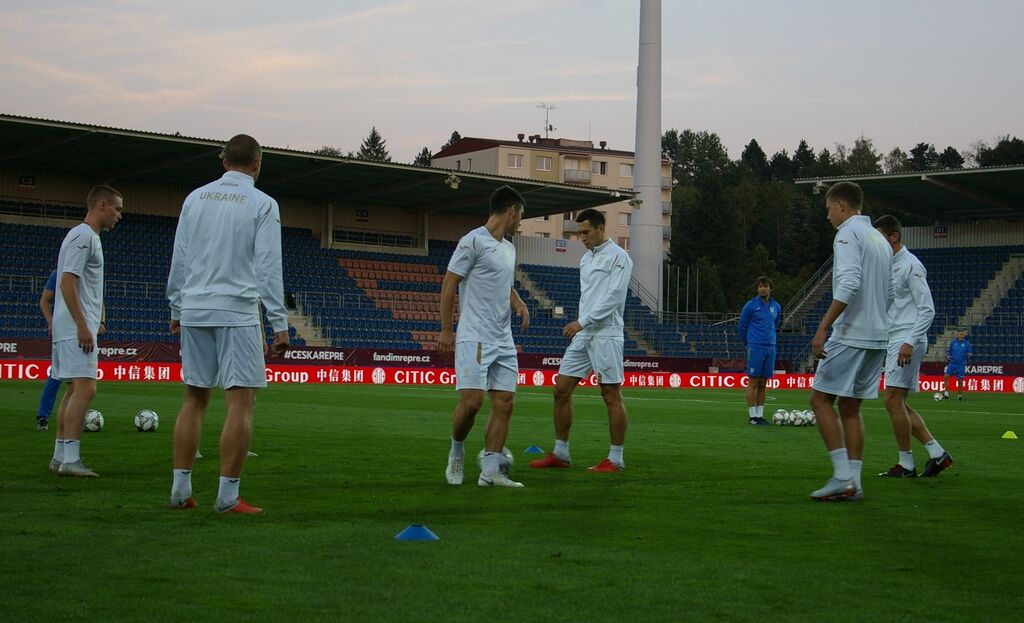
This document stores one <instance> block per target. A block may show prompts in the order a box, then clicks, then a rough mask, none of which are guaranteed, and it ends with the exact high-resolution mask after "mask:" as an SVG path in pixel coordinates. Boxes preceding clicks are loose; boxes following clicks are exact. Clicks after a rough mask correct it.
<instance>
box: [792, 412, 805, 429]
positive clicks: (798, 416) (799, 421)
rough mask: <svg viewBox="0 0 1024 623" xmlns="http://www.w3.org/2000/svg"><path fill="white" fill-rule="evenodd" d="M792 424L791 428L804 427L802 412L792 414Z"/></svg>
mask: <svg viewBox="0 0 1024 623" xmlns="http://www.w3.org/2000/svg"><path fill="white" fill-rule="evenodd" d="M792 424H793V426H803V425H804V412H803V411H794V412H793V419H792Z"/></svg>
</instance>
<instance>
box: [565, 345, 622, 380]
mask: <svg viewBox="0 0 1024 623" xmlns="http://www.w3.org/2000/svg"><path fill="white" fill-rule="evenodd" d="M622 346H623V341H622V340H621V339H618V338H614V337H582V338H581V337H579V336H576V337H574V338H572V342H571V343H570V344H569V348H567V349H565V354H564V355H563V356H562V364H561V365H560V366H558V375H559V376H571V377H574V378H577V379H585V378H587V377H588V376H589V375H590V372H591V371H593V372H594V373H595V374H596V375H597V382H598V383H600V384H601V385H621V384H622V381H623V379H624V378H625V374H624V367H623V363H622Z"/></svg>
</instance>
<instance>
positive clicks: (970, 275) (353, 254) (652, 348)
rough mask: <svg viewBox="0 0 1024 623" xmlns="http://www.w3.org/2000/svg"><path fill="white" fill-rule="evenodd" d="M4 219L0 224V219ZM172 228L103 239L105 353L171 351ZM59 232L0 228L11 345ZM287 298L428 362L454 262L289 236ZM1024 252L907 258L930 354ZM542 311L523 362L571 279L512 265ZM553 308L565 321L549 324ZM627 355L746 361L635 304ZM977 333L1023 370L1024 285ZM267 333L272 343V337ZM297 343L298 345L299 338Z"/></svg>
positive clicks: (574, 299) (320, 325)
mask: <svg viewBox="0 0 1024 623" xmlns="http://www.w3.org/2000/svg"><path fill="white" fill-rule="evenodd" d="M0 213H2V214H10V215H16V216H20V217H24V216H28V217H34V218H40V217H44V218H54V217H58V215H59V218H62V219H74V218H80V217H81V215H82V213H83V210H81V208H75V207H67V206H47V205H43V204H33V203H23V202H0ZM0 219H2V217H0ZM175 224H176V219H174V218H171V217H160V216H150V215H140V214H131V213H126V214H125V218H124V220H122V222H121V223H120V224H119V225H118V227H117V228H115V229H114V230H113V231H111V232H108V233H106V234H104V235H103V240H104V252H105V258H106V263H107V264H106V265H107V272H106V288H107V292H106V304H107V329H108V334H107V336H106V339H108V340H135V341H154V342H155V341H170V340H173V339H174V338H173V337H172V336H170V335H169V334H168V332H167V317H168V314H167V303H166V300H165V298H164V284H165V281H166V276H167V272H168V269H169V266H170V258H171V251H172V245H173V240H174V229H175ZM66 231H67V228H66V226H42V225H27V224H21V223H10V222H0V262H2V265H3V266H4V267H5V269H4V270H2V271H0V292H2V296H0V323H2V326H3V327H4V328H5V329H6V331H7V333H9V334H10V335H15V336H19V337H29V338H45V337H46V328H45V325H44V323H43V320H42V317H41V315H40V314H39V310H38V300H39V292H40V290H41V288H42V285H43V283H45V280H46V278H47V276H48V275H49V273H50V271H51V270H52V269H53V267H54V266H55V265H56V258H57V251H58V249H59V245H60V242H61V239H62V237H63V236H64V234H65V233H66ZM282 245H283V251H284V281H285V291H286V292H288V293H291V294H293V295H295V299H296V302H297V306H298V308H299V309H298V311H299V312H301V313H302V314H304V315H305V317H306V322H308V323H310V324H311V326H312V327H313V328H314V329H315V330H316V331H317V332H319V334H320V335H321V336H322V337H324V338H326V339H327V340H328V341H329V343H330V344H331V345H334V346H338V347H347V348H390V349H411V350H419V349H433V348H435V347H436V344H437V336H438V316H439V312H440V290H441V282H442V280H443V278H444V272H445V269H446V267H447V263H448V260H449V258H450V257H451V254H452V252H453V250H454V245H455V243H454V242H453V241H442V240H431V241H430V245H429V253H427V254H425V255H423V254H421V255H414V254H410V253H386V252H380V251H360V250H338V249H324V248H321V246H320V243H319V240H318V239H316V238H314V236H313V235H312V232H311V231H310V230H308V229H302V228H294V227H285V228H284V229H283V236H282ZM1020 253H1024V246H1014V247H1010V246H1003V247H972V248H955V249H924V250H921V251H918V252H917V254H918V256H919V257H920V258H921V261H922V262H923V263H924V264H925V266H926V267H927V268H928V273H929V283H930V284H931V287H932V292H933V295H934V298H935V301H936V307H937V316H936V321H935V323H934V324H933V326H932V329H931V331H930V333H929V337H930V341H931V342H932V343H934V342H935V340H936V337H937V336H939V335H941V334H942V333H943V332H944V331H946V330H947V328H950V327H955V326H957V323H958V322H959V320H960V319H961V317H962V316H963V315H964V314H965V312H966V311H967V310H968V309H969V308H970V307H971V305H972V304H973V303H974V302H975V301H976V300H978V299H979V296H980V295H981V294H982V292H983V291H984V289H985V288H986V286H987V285H988V284H989V282H990V281H991V280H992V278H993V276H994V275H995V274H996V273H997V272H998V271H999V270H1000V269H1001V268H1002V267H1003V266H1004V265H1006V263H1007V261H1008V260H1009V258H1010V257H1011V256H1012V255H1013V254H1020ZM519 270H520V271H521V274H523V275H525V276H526V277H528V280H529V281H530V282H531V288H533V292H534V293H537V294H538V296H539V297H540V298H543V299H545V303H541V301H540V300H539V298H536V297H534V296H533V293H531V291H529V290H527V289H526V288H525V287H523V284H522V283H521V282H520V281H519V280H517V281H516V288H517V291H518V292H519V294H520V296H521V297H522V298H523V300H524V301H525V302H526V303H527V305H528V306H529V308H530V309H531V314H532V316H533V317H532V326H531V328H530V330H529V331H527V332H526V333H523V332H521V331H520V330H519V328H518V322H516V321H514V322H513V331H514V334H515V337H516V343H517V345H518V346H519V347H520V349H521V350H522V351H524V352H529V353H552V354H557V353H560V352H562V350H563V349H564V347H565V343H566V342H565V339H564V338H563V337H562V333H561V331H562V327H563V326H564V325H565V323H566V322H568V320H570V319H572V318H574V317H575V311H576V306H577V304H578V301H579V295H580V292H579V270H578V269H576V268H571V267H560V266H543V265H537V264H523V265H520V267H519ZM830 294H831V292H830V291H828V290H827V289H826V290H825V291H824V292H823V293H822V295H821V296H820V298H819V299H818V300H817V302H816V303H814V304H813V305H811V306H810V307H809V311H808V312H807V313H806V315H805V316H804V319H803V322H802V324H801V326H800V327H799V328H798V329H797V330H795V331H793V330H790V331H783V332H781V333H780V334H779V342H778V359H779V360H780V361H787V362H790V363H791V367H792V368H794V369H801V368H802V367H804V366H805V365H806V363H807V362H806V360H807V357H808V354H809V343H810V339H811V333H813V329H814V327H816V326H817V323H818V321H819V320H820V318H821V316H822V315H823V314H824V311H825V309H826V308H827V306H828V304H829V301H830ZM557 308H561V313H558V312H559V310H558V309H557ZM625 316H626V324H627V336H626V343H625V352H626V354H628V355H633V356H642V355H663V356H670V357H707V358H743V357H744V356H745V349H744V347H743V345H742V343H741V342H740V340H739V337H738V336H737V334H736V326H735V323H716V324H711V323H679V324H676V323H668V322H659V321H658V319H657V318H656V316H655V315H654V314H653V313H651V311H650V310H649V309H647V308H646V307H645V306H644V305H643V303H642V302H641V300H640V299H639V298H637V297H635V296H633V295H630V296H629V298H628V300H627V303H626V313H625ZM985 318H986V320H985V321H984V322H979V323H975V324H973V326H970V328H969V333H970V335H971V336H972V341H973V342H974V348H975V359H976V360H979V361H980V360H988V361H1003V362H1008V363H1024V331H1022V327H1021V322H1022V318H1024V277H1022V276H1020V275H1018V276H1017V279H1016V281H1015V283H1014V284H1013V286H1012V287H1010V288H1009V290H1008V292H1006V294H1005V296H1002V298H1001V299H1000V300H999V301H998V303H993V305H992V312H991V313H990V314H987V315H986V316H985ZM265 330H266V332H267V334H268V338H269V337H270V328H269V324H267V323H265ZM289 333H290V334H291V336H292V339H293V343H295V344H298V345H304V343H305V342H304V340H303V338H302V337H299V336H298V335H297V332H296V328H295V327H290V328H289Z"/></svg>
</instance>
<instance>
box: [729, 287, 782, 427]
mask: <svg viewBox="0 0 1024 623" xmlns="http://www.w3.org/2000/svg"><path fill="white" fill-rule="evenodd" d="M780 322H782V306H781V305H779V304H778V302H777V301H776V300H775V299H773V298H772V280H771V279H769V278H768V277H758V278H757V296H755V297H754V298H752V299H750V300H749V301H747V304H746V305H744V306H743V311H742V312H740V325H739V334H740V339H741V340H743V345H744V346H746V347H747V416H748V418H749V419H748V423H749V424H753V425H754V426H767V425H768V422H766V421H765V419H764V393H765V388H766V387H767V386H768V379H770V378H771V377H772V373H773V372H774V370H775V331H776V329H778V328H779V323H780Z"/></svg>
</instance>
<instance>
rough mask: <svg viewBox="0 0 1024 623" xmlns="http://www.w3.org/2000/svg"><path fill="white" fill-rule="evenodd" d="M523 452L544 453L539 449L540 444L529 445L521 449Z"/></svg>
mask: <svg viewBox="0 0 1024 623" xmlns="http://www.w3.org/2000/svg"><path fill="white" fill-rule="evenodd" d="M523 454H544V451H543V450H541V449H540V446H530V447H529V448H527V449H526V450H523Z"/></svg>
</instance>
